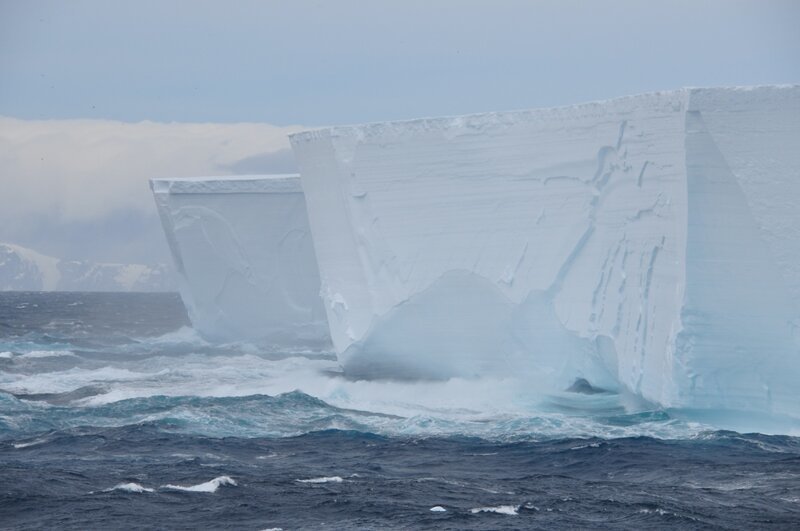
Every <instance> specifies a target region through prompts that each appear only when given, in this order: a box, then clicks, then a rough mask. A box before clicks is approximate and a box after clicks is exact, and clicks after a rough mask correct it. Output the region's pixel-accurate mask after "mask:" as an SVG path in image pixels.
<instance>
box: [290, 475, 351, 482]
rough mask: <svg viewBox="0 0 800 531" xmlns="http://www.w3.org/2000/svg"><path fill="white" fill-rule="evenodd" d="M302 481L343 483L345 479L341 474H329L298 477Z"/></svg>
mask: <svg viewBox="0 0 800 531" xmlns="http://www.w3.org/2000/svg"><path fill="white" fill-rule="evenodd" d="M297 481H299V482H300V483H341V482H342V481H344V480H343V479H342V478H340V477H339V476H327V477H322V478H311V479H298V480H297Z"/></svg>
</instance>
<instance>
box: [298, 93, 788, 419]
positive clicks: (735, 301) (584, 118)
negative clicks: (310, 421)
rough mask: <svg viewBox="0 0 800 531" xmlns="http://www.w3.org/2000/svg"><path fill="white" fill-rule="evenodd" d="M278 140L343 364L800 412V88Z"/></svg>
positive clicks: (669, 96) (369, 372)
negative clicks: (292, 173) (587, 385)
mask: <svg viewBox="0 0 800 531" xmlns="http://www.w3.org/2000/svg"><path fill="white" fill-rule="evenodd" d="M291 141H292V146H293V149H294V152H295V155H296V158H297V161H298V164H299V166H300V171H301V175H302V181H303V189H304V191H305V195H306V202H307V205H308V214H309V220H310V226H311V231H312V234H313V237H314V248H315V251H316V257H317V259H318V264H319V270H320V276H321V281H322V292H321V293H322V297H323V300H324V302H325V307H326V311H327V316H328V322H329V327H330V332H331V335H332V339H333V343H334V346H335V349H336V351H337V353H338V354H339V356H340V360H341V361H342V363H343V365H344V367H345V370H346V371H347V372H349V373H350V374H351V375H353V376H356V377H391V378H397V377H408V378H420V377H421V378H449V377H453V376H461V377H464V376H466V377H472V376H477V375H484V374H498V373H499V374H515V375H520V376H524V377H526V378H529V379H530V380H531V382H532V385H540V386H542V388H544V389H546V388H551V389H556V390H563V389H565V388H566V387H568V386H569V385H570V384H571V383H572V382H573V381H574V380H575V378H578V377H580V378H586V379H587V380H588V381H590V382H591V383H592V384H593V385H595V386H598V387H604V388H608V389H625V390H630V391H633V392H634V393H637V394H639V395H641V396H643V397H644V398H646V399H648V400H652V401H654V402H657V403H659V404H662V405H664V406H669V407H681V408H724V409H730V410H750V411H753V410H755V411H769V412H772V413H775V414H779V415H782V414H785V415H790V416H795V417H796V416H798V415H800V411H799V410H798V403H799V402H798V401H799V400H800V397H798V391H797V389H798V386H797V381H798V378H800V330H799V329H800V209H797V208H796V204H797V203H798V201H799V200H800V87H797V86H781V87H758V88H753V89H684V90H679V91H673V92H664V93H654V94H646V95H641V96H632V97H626V98H621V99H617V100H610V101H605V102H597V103H588V104H583V105H577V106H573V107H564V108H556V109H541V110H532V111H520V112H506V113H491V114H480V115H471V116H461V117H448V118H434V119H422V120H415V121H408V122H390V123H376V124H368V125H357V126H345V127H334V128H329V129H322V130H315V131H307V132H302V133H297V134H295V135H292V136H291Z"/></svg>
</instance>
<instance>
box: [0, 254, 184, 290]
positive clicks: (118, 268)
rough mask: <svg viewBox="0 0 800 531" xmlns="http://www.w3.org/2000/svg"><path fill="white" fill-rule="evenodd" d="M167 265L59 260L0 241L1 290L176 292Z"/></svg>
mask: <svg viewBox="0 0 800 531" xmlns="http://www.w3.org/2000/svg"><path fill="white" fill-rule="evenodd" d="M174 289H175V288H174V280H173V277H172V272H171V270H170V269H169V267H168V266H166V265H163V264H159V265H157V266H148V265H143V264H105V263H96V262H88V261H75V260H60V259H58V258H55V257H52V256H47V255H44V254H41V253H38V252H36V251H34V250H32V249H27V248H25V247H21V246H19V245H13V244H10V243H0V291H173V290H174Z"/></svg>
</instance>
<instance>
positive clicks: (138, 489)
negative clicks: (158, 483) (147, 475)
mask: <svg viewBox="0 0 800 531" xmlns="http://www.w3.org/2000/svg"><path fill="white" fill-rule="evenodd" d="M115 490H121V491H123V492H135V493H138V494H141V493H144V492H155V489H151V488H148V487H143V486H141V485H139V484H138V483H120V484H119V485H115V486H114V487H111V488H110V489H105V490H104V491H103V492H113V491H115Z"/></svg>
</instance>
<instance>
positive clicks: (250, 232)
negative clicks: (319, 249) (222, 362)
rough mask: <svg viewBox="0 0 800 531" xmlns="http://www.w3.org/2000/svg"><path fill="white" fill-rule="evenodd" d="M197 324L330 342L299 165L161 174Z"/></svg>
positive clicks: (289, 342) (233, 336) (169, 232)
mask: <svg viewBox="0 0 800 531" xmlns="http://www.w3.org/2000/svg"><path fill="white" fill-rule="evenodd" d="M151 187H152V190H153V195H154V198H155V202H156V206H157V208H158V212H159V215H160V216H161V221H162V225H163V227H164V231H165V234H166V237H167V242H168V244H169V247H170V250H171V252H172V257H173V260H174V262H175V266H176V270H177V273H178V287H179V290H180V293H181V298H182V299H183V301H184V304H185V306H186V308H187V310H188V313H189V318H190V319H191V321H192V325H193V326H194V328H195V329H196V330H197V331H198V332H199V333H200V334H202V335H203V336H204V337H206V338H207V339H210V340H213V341H217V342H218V341H253V342H259V343H261V344H264V345H268V346H271V347H277V348H295V349H296V348H301V349H302V348H305V349H314V350H324V349H326V348H327V347H328V344H329V339H328V329H327V324H326V322H325V310H324V309H323V307H322V300H321V299H320V297H319V290H320V280H319V273H318V270H317V265H316V259H315V258H314V250H313V247H312V243H311V235H310V232H309V229H308V219H307V215H306V207H305V200H304V197H303V194H302V190H301V188H300V181H299V178H298V177H297V176H296V175H279V176H263V175H262V176H248V177H245V178H240V177H236V178H220V177H208V178H193V179H155V180H152V181H151Z"/></svg>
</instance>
